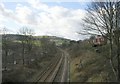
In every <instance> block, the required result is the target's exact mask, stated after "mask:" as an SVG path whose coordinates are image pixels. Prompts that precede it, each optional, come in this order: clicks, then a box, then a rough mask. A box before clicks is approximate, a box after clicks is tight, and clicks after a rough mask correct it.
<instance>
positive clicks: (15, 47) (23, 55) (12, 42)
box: [2, 27, 57, 70]
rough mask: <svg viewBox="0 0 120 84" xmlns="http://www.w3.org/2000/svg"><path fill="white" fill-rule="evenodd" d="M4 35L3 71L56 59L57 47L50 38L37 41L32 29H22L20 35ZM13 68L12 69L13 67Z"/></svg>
mask: <svg viewBox="0 0 120 84" xmlns="http://www.w3.org/2000/svg"><path fill="white" fill-rule="evenodd" d="M3 30H4V31H3V34H2V65H3V70H7V69H8V68H13V66H12V65H29V64H31V63H32V62H33V61H36V60H39V59H42V58H44V57H54V56H55V55H56V53H57V47H56V45H55V43H54V42H51V41H50V40H49V39H48V38H45V37H42V38H41V39H36V38H35V37H34V36H33V35H34V34H35V33H34V31H33V30H32V29H30V28H27V27H23V28H20V30H19V31H18V34H15V35H14V34H8V33H7V32H8V31H7V29H6V28H4V29H3ZM11 66H12V67H11Z"/></svg>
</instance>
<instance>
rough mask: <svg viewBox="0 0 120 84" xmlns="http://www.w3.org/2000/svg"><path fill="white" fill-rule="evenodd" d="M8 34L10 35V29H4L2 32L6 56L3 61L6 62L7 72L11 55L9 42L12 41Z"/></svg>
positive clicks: (4, 54)
mask: <svg viewBox="0 0 120 84" xmlns="http://www.w3.org/2000/svg"><path fill="white" fill-rule="evenodd" d="M7 33H8V29H7V28H5V27H4V28H3V30H2V50H3V56H4V57H3V58H4V59H3V60H4V68H5V70H6V69H7V63H8V60H7V57H8V53H9V42H10V39H9V38H8V36H7Z"/></svg>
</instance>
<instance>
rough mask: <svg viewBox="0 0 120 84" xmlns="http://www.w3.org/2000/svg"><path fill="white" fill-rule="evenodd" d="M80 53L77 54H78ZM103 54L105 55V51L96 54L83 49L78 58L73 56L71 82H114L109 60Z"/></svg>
mask: <svg viewBox="0 0 120 84" xmlns="http://www.w3.org/2000/svg"><path fill="white" fill-rule="evenodd" d="M78 51H79V49H78ZM78 51H76V52H77V53H78ZM105 52H106V51H105ZM102 54H104V50H102V53H96V52H95V51H94V50H89V49H83V50H82V52H81V53H80V54H78V55H77V56H72V58H71V64H70V77H71V78H70V79H71V82H106V81H114V76H113V72H112V70H111V67H110V64H109V60H107V59H106V57H105V55H102ZM80 60H81V62H80ZM76 64H78V65H76ZM81 65H82V67H81Z"/></svg>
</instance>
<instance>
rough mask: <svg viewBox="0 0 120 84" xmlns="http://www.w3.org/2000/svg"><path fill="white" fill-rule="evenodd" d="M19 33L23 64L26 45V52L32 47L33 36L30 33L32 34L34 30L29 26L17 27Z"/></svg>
mask: <svg viewBox="0 0 120 84" xmlns="http://www.w3.org/2000/svg"><path fill="white" fill-rule="evenodd" d="M18 33H19V34H20V35H21V38H20V41H21V44H22V60H23V65H24V64H25V49H26V45H27V50H28V53H30V51H31V49H32V44H33V39H32V38H33V37H32V35H33V34H34V31H33V30H32V29H30V28H27V27H23V28H20V29H19V32H18Z"/></svg>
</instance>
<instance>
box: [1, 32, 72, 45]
mask: <svg viewBox="0 0 120 84" xmlns="http://www.w3.org/2000/svg"><path fill="white" fill-rule="evenodd" d="M23 36H24V35H18V34H6V36H5V37H6V38H8V39H10V40H13V41H14V40H20V39H21V38H22V37H23ZM2 37H4V35H2ZM42 38H45V39H48V40H49V41H51V42H55V43H56V45H58V46H59V45H62V44H63V43H70V41H71V40H70V39H65V38H61V37H56V36H33V39H34V40H41V39H42Z"/></svg>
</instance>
